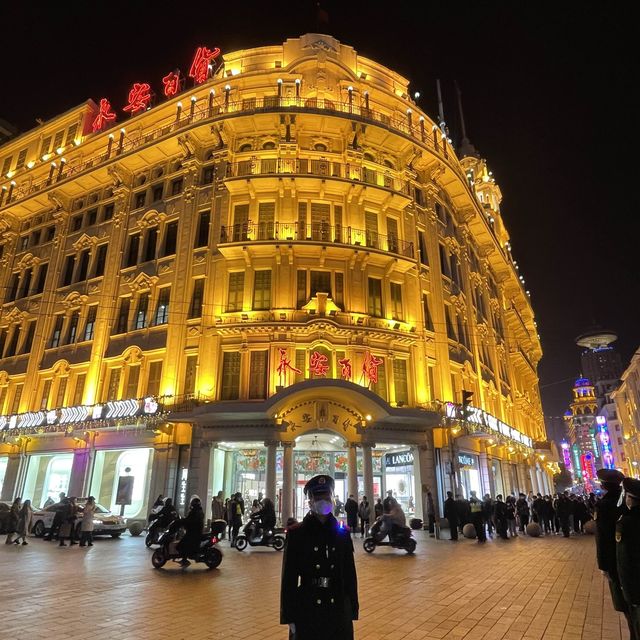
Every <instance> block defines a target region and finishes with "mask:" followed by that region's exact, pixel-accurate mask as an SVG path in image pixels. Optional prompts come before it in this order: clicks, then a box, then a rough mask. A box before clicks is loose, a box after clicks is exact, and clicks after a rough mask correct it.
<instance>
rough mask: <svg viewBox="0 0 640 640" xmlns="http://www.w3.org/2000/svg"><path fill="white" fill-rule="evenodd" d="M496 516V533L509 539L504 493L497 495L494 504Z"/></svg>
mask: <svg viewBox="0 0 640 640" xmlns="http://www.w3.org/2000/svg"><path fill="white" fill-rule="evenodd" d="M493 513H494V518H495V521H496V533H497V534H498V535H499V536H500V537H501V538H502V539H503V540H508V539H509V537H508V536H507V526H508V524H507V505H506V504H505V502H504V501H503V499H502V494H501V493H499V494H498V495H497V496H496V504H495V506H494V512H493Z"/></svg>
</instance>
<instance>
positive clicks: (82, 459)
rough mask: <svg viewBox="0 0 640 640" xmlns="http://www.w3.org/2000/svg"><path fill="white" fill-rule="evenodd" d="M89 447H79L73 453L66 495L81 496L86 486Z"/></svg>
mask: <svg viewBox="0 0 640 640" xmlns="http://www.w3.org/2000/svg"><path fill="white" fill-rule="evenodd" d="M89 458H90V456H89V447H88V446H86V447H80V448H78V449H75V450H74V452H73V462H72V463H71V478H70V479H69V489H68V490H67V495H70V496H81V495H82V492H83V489H84V488H85V486H86V478H87V472H88V467H89Z"/></svg>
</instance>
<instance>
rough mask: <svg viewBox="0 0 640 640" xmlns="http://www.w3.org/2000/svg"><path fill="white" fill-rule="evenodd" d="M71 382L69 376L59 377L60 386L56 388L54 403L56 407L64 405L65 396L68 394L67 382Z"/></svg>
mask: <svg viewBox="0 0 640 640" xmlns="http://www.w3.org/2000/svg"><path fill="white" fill-rule="evenodd" d="M68 382H69V378H68V377H66V376H65V377H64V378H59V379H58V388H57V390H56V401H55V403H54V405H53V406H54V407H56V408H58V407H64V406H65V404H64V398H65V396H66V394H67V384H68Z"/></svg>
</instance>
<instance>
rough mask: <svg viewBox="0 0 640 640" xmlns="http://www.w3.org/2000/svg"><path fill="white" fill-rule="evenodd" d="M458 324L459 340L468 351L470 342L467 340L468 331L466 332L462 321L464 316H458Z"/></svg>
mask: <svg viewBox="0 0 640 640" xmlns="http://www.w3.org/2000/svg"><path fill="white" fill-rule="evenodd" d="M456 322H457V325H458V339H459V341H460V342H461V343H462V344H463V345H464V346H465V347H466V348H467V349H468V348H469V340H468V339H467V331H466V327H465V325H464V322H463V321H462V316H460V314H457V315H456Z"/></svg>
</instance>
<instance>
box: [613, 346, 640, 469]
mask: <svg viewBox="0 0 640 640" xmlns="http://www.w3.org/2000/svg"><path fill="white" fill-rule="evenodd" d="M620 378H621V381H620V386H619V387H618V388H617V389H616V390H615V391H614V392H613V393H612V394H611V397H612V399H613V401H614V403H615V407H616V412H617V417H618V421H619V423H620V426H621V432H622V441H623V448H624V453H625V458H626V459H625V465H624V467H623V471H624V473H625V474H627V475H628V476H630V477H632V478H640V468H639V467H640V350H638V351H636V352H635V354H634V355H633V357H632V358H631V362H630V363H629V366H628V367H627V368H626V370H625V371H624V372H623V373H622V375H621V377H620Z"/></svg>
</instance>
